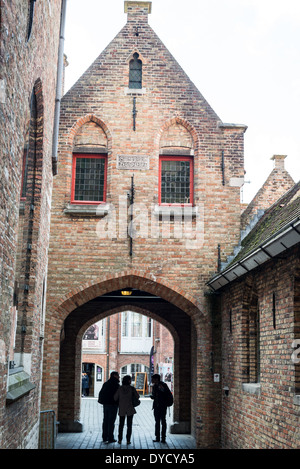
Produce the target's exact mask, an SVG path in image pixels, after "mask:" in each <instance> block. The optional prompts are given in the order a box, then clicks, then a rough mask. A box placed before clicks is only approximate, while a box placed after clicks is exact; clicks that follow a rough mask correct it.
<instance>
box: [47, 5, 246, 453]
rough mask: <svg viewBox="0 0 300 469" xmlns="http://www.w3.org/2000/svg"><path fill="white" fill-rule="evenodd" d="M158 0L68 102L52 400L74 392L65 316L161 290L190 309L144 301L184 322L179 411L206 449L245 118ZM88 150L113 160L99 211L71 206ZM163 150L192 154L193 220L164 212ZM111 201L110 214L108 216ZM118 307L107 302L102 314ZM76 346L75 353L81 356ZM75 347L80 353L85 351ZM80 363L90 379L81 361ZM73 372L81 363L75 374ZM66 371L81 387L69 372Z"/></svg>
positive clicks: (212, 433)
mask: <svg viewBox="0 0 300 469" xmlns="http://www.w3.org/2000/svg"><path fill="white" fill-rule="evenodd" d="M148 6H149V5H148V3H147V2H146V4H142V3H139V2H129V3H128V10H127V24H126V25H125V26H124V28H123V29H122V30H121V32H120V33H119V34H118V35H117V36H116V38H115V39H114V40H113V41H112V42H111V43H110V44H109V45H108V47H107V48H106V49H105V51H104V52H103V53H102V54H101V55H100V56H99V57H98V58H97V59H96V60H95V62H94V63H93V64H92V65H91V67H90V68H89V69H88V70H87V72H86V73H85V74H83V76H82V77H81V78H80V80H79V81H78V82H77V83H76V84H75V85H74V86H73V87H72V88H71V90H69V91H68V92H67V93H66V95H65V96H64V97H63V100H62V113H61V120H60V140H59V163H58V176H57V178H55V182H54V190H53V205H52V215H51V242H50V249H49V275H48V297H47V305H48V306H47V308H48V322H47V324H46V330H47V334H46V336H47V337H46V340H45V363H44V391H43V406H44V408H45V407H46V406H47V407H49V405H51V408H55V409H57V397H56V396H57V395H58V392H63V391H62V389H63V386H64V385H63V384H62V382H61V383H60V384H59V385H58V382H57V380H56V377H55V374H54V363H56V362H57V360H58V357H59V335H60V329H62V328H66V318H67V317H68V318H70V316H74V318H75V315H76V314H77V315H79V314H81V313H80V311H81V310H82V311H83V310H84V309H85V308H86V309H88V306H87V303H86V302H88V301H90V302H91V301H93V300H94V299H95V298H97V297H99V296H100V295H102V294H103V293H107V292H112V291H114V290H119V289H120V288H121V287H126V286H128V285H129V286H131V287H134V288H137V289H140V290H141V291H145V292H149V293H152V294H154V295H157V296H159V297H161V298H162V300H163V301H164V302H167V307H166V306H165V305H164V308H167V309H168V308H169V311H170V312H171V311H172V310H173V309H174V308H180V310H178V314H177V317H176V315H175V316H174V317H173V316H172V315H171V314H170V312H169V313H168V312H167V311H166V312H165V313H164V312H163V310H162V312H160V311H157V308H155V307H154V306H152V305H149V306H148V305H146V306H143V307H144V309H145V310H146V311H147V314H156V315H157V318H158V320H162V321H164V320H166V321H167V324H168V325H169V327H170V326H172V327H173V329H175V330H174V333H175V334H177V336H178V339H177V342H176V340H175V357H174V362H175V369H176V366H177V379H176V378H174V379H175V381H176V382H175V391H176V390H177V400H176V403H175V418H176V420H177V421H179V422H180V423H181V424H182V428H183V427H184V428H188V429H189V431H192V433H193V434H194V435H195V436H197V440H198V444H199V445H200V446H203V447H207V446H210V445H215V444H216V441H217V439H218V437H217V433H218V432H217V430H216V427H218V423H217V418H216V413H217V414H218V410H217V406H215V403H216V402H217V398H216V396H215V392H216V390H217V389H218V386H219V384H218V383H217V384H216V383H214V382H213V380H212V373H211V358H210V357H211V354H210V352H211V336H212V334H213V331H212V330H211V318H210V309H209V306H208V304H207V299H206V297H205V296H204V292H205V290H206V286H205V282H206V280H208V279H209V276H210V275H211V274H212V273H213V272H214V271H215V270H216V268H217V263H218V244H221V245H222V247H223V251H222V252H223V256H226V255H229V254H230V252H231V250H232V248H233V246H234V244H235V243H236V242H237V240H238V238H239V229H240V227H239V223H240V184H241V181H242V179H243V176H244V167H243V140H244V132H245V126H239V125H232V124H228V125H227V124H223V123H222V122H221V121H220V119H219V117H218V116H217V115H216V114H215V112H214V111H213V110H212V109H211V107H210V106H209V104H208V103H207V102H206V101H205V99H204V98H203V96H202V95H201V94H200V92H199V91H198V90H197V89H196V88H195V86H194V85H193V83H191V81H190V80H189V79H188V77H187V76H186V75H185V73H184V72H183V71H182V69H181V68H180V66H179V65H178V64H177V62H176V61H175V60H174V59H173V57H172V56H171V55H170V53H169V51H168V50H167V49H166V48H165V46H164V45H163V44H162V43H161V41H160V40H159V38H158V37H157V36H156V34H155V33H154V32H153V30H152V29H151V28H150V26H149V25H148V13H149V8H148ZM137 27H138V30H137V29H136V28H137ZM134 53H138V54H139V58H140V60H142V63H143V72H142V73H143V75H142V77H143V78H142V89H140V90H137V91H136V90H130V89H128V85H129V61H130V59H131V58H132V56H133V54H134ZM134 109H136V111H137V114H136V115H135V122H134V114H133V111H134ZM134 123H135V127H134ZM79 151H81V152H82V153H86V154H91V153H93V154H100V153H101V154H104V155H105V156H106V158H107V190H106V200H105V202H106V204H105V203H103V204H102V205H100V206H99V208H98V212H97V213H96V211H95V209H94V211H93V207H92V206H91V205H88V206H84V204H77V205H76V204H71V187H72V157H73V154H76V153H78V152H79ZM160 155H177V156H178V155H184V156H186V155H189V156H190V157H192V159H193V165H194V187H193V196H194V207H193V208H192V207H190V212H191V213H193V215H192V217H193V218H192V221H191V222H190V224H189V225H186V226H183V223H182V222H180V223H178V222H176V223H175V221H176V220H175V221H174V220H173V219H172V217H171V222H168V221H164V217H165V216H167V217H168V216H169V213H170V212H169V211H168V208H167V207H166V208H165V209H167V214H165V213H163V214H159V212H160V211H161V209H162V207H161V206H159V204H158V201H159V192H158V191H159V184H158V180H159V156H160ZM120 156H126V157H128V156H131V157H133V159H134V158H135V159H136V160H138V162H140V161H141V160H140V158H141V157H144V158H145V159H146V161H148V166H147V164H146V167H143V168H142V169H133V170H124V169H122V167H120V160H119V158H120ZM222 158H223V162H224V168H225V169H224V171H223V173H222ZM143 161H145V160H143ZM131 164H132V163H131ZM133 175H134V187H135V199H134V202H135V204H136V205H135V207H136V209H137V210H144V212H143V213H142V214H141V217H142V220H144V222H142V223H141V222H140V220H138V219H137V218H136V226H137V230H138V231H139V235H138V236H137V237H135V238H134V239H133V241H132V256H131V255H130V243H131V241H130V239H129V238H128V236H127V219H128V217H129V214H128V211H127V210H128V205H127V204H128V192H130V189H131V182H132V180H131V178H132V176H133ZM109 204H111V205H109ZM112 207H114V208H115V212H114V211H113V209H112ZM107 211H109V215H110V216H111V218H110V219H109V218H108V217H106V218H104V215H105V214H106V213H107ZM197 211H198V216H196V212H197ZM101 212H102V218H101ZM139 213H140V212H138V211H137V212H136V214H135V217H137V216H138V214H139ZM114 215H116V220H117V223H116V225H115V226H113V225H112V224H111V225H109V229H110V231H109V232H108V235H109V236H107V231H106V227H105V223H106V222H108V221H109V220H110V221H111V223H114V220H115V219H114ZM145 220H147V223H146V222H145ZM147 226H148V229H147V230H146V227H147ZM183 228H185V229H186V232H185V233H184V235H183V236H182V234H181V233H180V231H181V230H182V229H183ZM188 232H189V233H190V235H191V236H192V239H191V240H190V239H187V237H188V235H187V233H188ZM105 235H106V238H105ZM193 237H194V239H193ZM95 301H96V300H95ZM85 304H86V306H84V305H85ZM129 306H131V305H130V303H129ZM103 308H104V307H103ZM108 312H109V306H108V305H107V306H106V313H104V311H103V313H101V314H102V317H103V314H108ZM68 315H69V316H68ZM94 315H95V316H98V318H99V319H100V318H101V315H99V314H98V313H96V312H94ZM164 316H165V318H166V319H165V318H164ZM74 320H75V319H74ZM70 321H71V319H70ZM180 324H181V325H182V326H183V325H184V329H180ZM182 326H181V327H182ZM70 327H71V326H70ZM72 328H73V331H74V333H75V331H76V334H77V333H78V332H79V330H80V327H79V324H78V323H77V324H76V323H74V324H73V325H72ZM74 328H75V329H74ZM64 335H65V336H66V330H64ZM77 346H78V344H77ZM63 347H67V348H68V347H70V350H71V348H73V350H74V347H75V349H76V344H75V343H72V344H71V342H70V344H69V346H67V342H66V341H65V343H64V344H63ZM67 348H66V349H64V350H65V352H64V353H65V354H67V353H68V354H70V352H67ZM73 353H75V355H76V356H78V357H79V355H80V350H79V349H78V350H77V349H76V352H75V351H73ZM178 357H179V358H178ZM176 359H177V365H176ZM191 364H192V365H193V366H194V367H195V368H194V369H192V368H191ZM63 366H64V367H66V366H67V365H66V364H64V365H63ZM74 366H75V367H76V370H77V372H76V376H78V377H79V376H80V368H79V366H80V363H79V360H78V361H76V363H73V365H72V368H74ZM70 367H71V364H70V363H69V368H70ZM195 369H197V377H196V376H195V372H194V370H195ZM48 370H49V371H50V370H51V374H50V372H48ZM73 374H74V370H73V369H72V376H70V377H69V380H70V381H71V380H73V379H74V376H73ZM63 375H64V377H65V378H64V379H65V380H66V386H69V387H70V381H69V382H68V384H67V377H66V370H65V372H64V373H63ZM61 376H62V374H61ZM175 376H176V371H175ZM191 376H192V382H191ZM78 379H79V378H78ZM78 382H79V381H78ZM77 386H78V385H77ZM59 388H60V391H59ZM75 388H76V386H75ZM75 388H74V392H75ZM200 389H201V392H199V390H200ZM184 390H186V391H187V393H186V394H185V395H184ZM194 395H197V397H196V399H194V398H193V396H194ZM179 396H180V397H179ZM76 399H79V394H78V397H77V398H76ZM60 402H63V399H62V398H61V399H60ZM79 405H80V403H79V401H78V403H77V404H75V407H74V410H73V415H72V417H71V416H70V412H71V411H70V410H68V412H65V411H64V410H63V409H62V408H61V409H60V410H58V415H59V420H60V421H62V420H69V421H71V420H72V421H76V418H77V416H78V412H79V410H78V409H79V407H78V406H79ZM176 412H177V414H176Z"/></svg>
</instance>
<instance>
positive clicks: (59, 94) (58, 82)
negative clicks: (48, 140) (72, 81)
mask: <svg viewBox="0 0 300 469" xmlns="http://www.w3.org/2000/svg"><path fill="white" fill-rule="evenodd" d="M61 5H62V6H61V17H60V33H59V46H58V62H57V78H56V96H55V110H54V125H53V138H52V173H53V176H56V175H57V159H58V158H57V150H58V131H59V117H60V102H61V98H62V78H63V68H64V41H65V37H64V34H65V24H66V9H67V0H62V3H61Z"/></svg>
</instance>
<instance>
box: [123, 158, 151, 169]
mask: <svg viewBox="0 0 300 469" xmlns="http://www.w3.org/2000/svg"><path fill="white" fill-rule="evenodd" d="M117 169H130V170H134V169H144V170H145V169H149V156H140V155H118V160H117Z"/></svg>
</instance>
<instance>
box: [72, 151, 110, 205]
mask: <svg viewBox="0 0 300 469" xmlns="http://www.w3.org/2000/svg"><path fill="white" fill-rule="evenodd" d="M106 166H107V158H106V156H105V155H90V154H76V155H73V172H72V190H71V202H72V203H76V204H96V203H101V202H105V200H106Z"/></svg>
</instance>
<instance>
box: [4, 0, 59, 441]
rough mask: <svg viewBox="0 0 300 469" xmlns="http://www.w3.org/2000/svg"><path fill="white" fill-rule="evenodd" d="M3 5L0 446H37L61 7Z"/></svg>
mask: <svg viewBox="0 0 300 469" xmlns="http://www.w3.org/2000/svg"><path fill="white" fill-rule="evenodd" d="M0 3H1V16H0V22H1V24H0V26H1V46H0V47H1V69H0V83H1V103H0V109H1V111H0V123H1V124H0V125H1V132H0V146H1V164H0V181H1V192H0V197H1V212H0V260H1V279H0V281H1V299H0V309H1V315H0V383H1V388H0V447H1V448H36V447H37V444H38V428H39V410H40V392H41V387H40V382H41V356H42V346H43V305H42V298H43V291H44V292H45V287H46V274H47V255H48V252H47V250H48V243H49V229H50V206H51V192H52V164H51V156H52V155H51V151H52V148H51V146H52V132H53V117H54V106H55V88H56V68H57V56H58V42H59V27H60V13H61V1H60V0H55V1H54V2H51V5H50V3H49V2H36V4H35V5H34V2H28V1H27V2H24V1H19V0H14V1H11V2H7V1H1V2H0ZM31 4H32V5H31ZM30 5H31V6H32V7H34V8H32V9H31V8H30ZM16 19H18V20H16ZM25 154H26V158H27V170H28V171H27V177H26V176H24V175H23V180H24V177H25V178H26V179H27V187H26V189H27V190H26V193H25V192H24V194H25V197H23V199H22V201H21V202H20V194H21V184H22V169H23V157H24V155H25ZM24 194H22V195H24ZM33 207H34V210H32V209H33ZM25 285H26V287H25ZM27 288H28V289H27ZM16 315H17V318H16ZM15 327H16V334H15ZM13 362H14V363H15V368H14V369H10V370H9V365H10V366H11V365H12V363H13ZM20 382H22V383H23V387H24V388H25V389H27V392H25V394H24V395H23V394H22V392H21V391H20V387H19V388H16V387H15V385H16V383H20ZM22 389H23V388H22ZM19 394H20V395H19ZM16 396H19V398H18V399H17V398H16Z"/></svg>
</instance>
